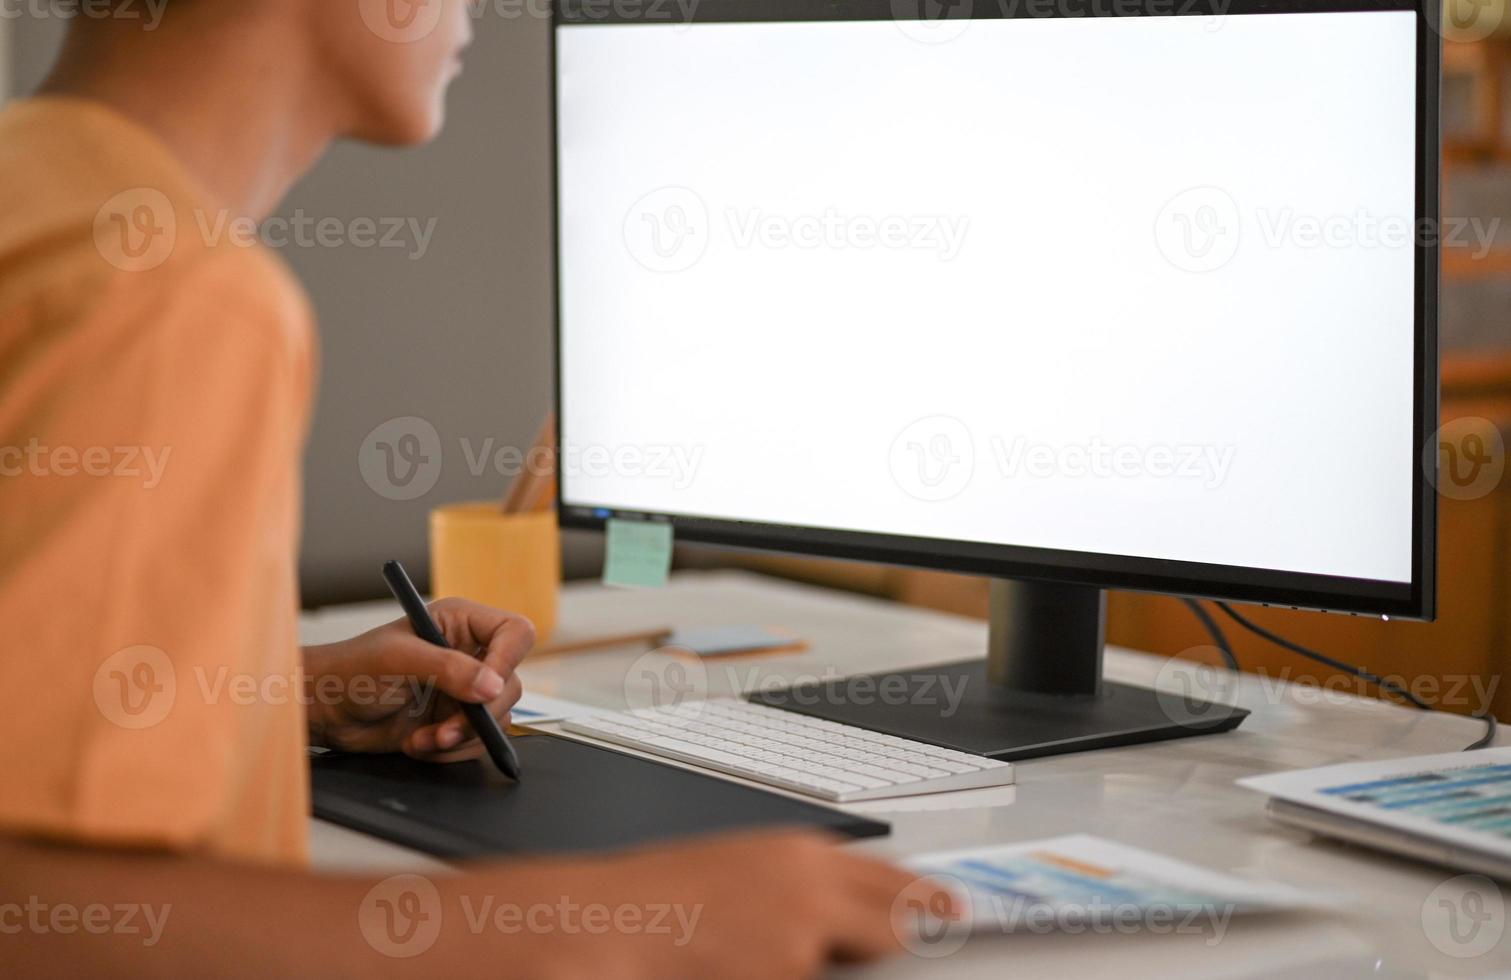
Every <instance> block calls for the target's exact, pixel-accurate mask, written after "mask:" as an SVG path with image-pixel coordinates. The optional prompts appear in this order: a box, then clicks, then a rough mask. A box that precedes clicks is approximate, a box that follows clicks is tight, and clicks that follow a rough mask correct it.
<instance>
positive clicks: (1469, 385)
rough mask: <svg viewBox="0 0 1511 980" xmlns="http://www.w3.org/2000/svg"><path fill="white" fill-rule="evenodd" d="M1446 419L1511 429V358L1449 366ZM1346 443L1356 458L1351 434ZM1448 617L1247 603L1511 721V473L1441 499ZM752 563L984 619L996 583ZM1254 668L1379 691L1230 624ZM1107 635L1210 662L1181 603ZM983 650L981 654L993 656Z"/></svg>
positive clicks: (1111, 627) (1340, 654)
mask: <svg viewBox="0 0 1511 980" xmlns="http://www.w3.org/2000/svg"><path fill="white" fill-rule="evenodd" d="M1442 415H1443V419H1444V421H1445V423H1446V422H1447V421H1449V420H1452V419H1456V418H1470V417H1477V418H1484V419H1488V420H1490V421H1491V422H1493V423H1494V424H1495V426H1496V427H1497V428H1498V429H1499V430H1500V431H1501V433H1502V434H1503V436H1504V434H1505V433H1508V432H1511V354H1506V355H1499V356H1493V357H1486V356H1476V357H1472V358H1471V357H1462V358H1455V359H1449V360H1447V361H1445V363H1444V365H1443V413H1442ZM1326 437H1327V438H1330V439H1336V440H1337V442H1338V445H1339V451H1340V452H1347V451H1348V443H1347V440H1346V438H1344V434H1340V433H1331V434H1328V435H1327V436H1326ZM1438 499H1439V509H1438V516H1439V528H1438V619H1437V621H1436V622H1433V623H1415V622H1404V621H1396V622H1382V621H1380V620H1378V619H1374V618H1363V617H1353V616H1345V615H1338V614H1325V613H1317V612H1299V611H1293V610H1286V609H1266V608H1259V607H1250V606H1243V607H1240V611H1241V612H1243V613H1244V614H1245V615H1247V616H1249V618H1251V619H1253V620H1254V621H1255V622H1257V623H1259V624H1260V625H1262V626H1265V627H1267V628H1269V629H1272V630H1274V631H1276V632H1278V633H1281V634H1282V635H1284V636H1286V637H1287V638H1289V639H1292V640H1295V641H1297V642H1299V643H1302V644H1305V645H1308V646H1311V647H1313V648H1316V649H1318V650H1320V651H1322V652H1324V653H1326V654H1329V655H1331V656H1333V657H1337V658H1339V659H1341V660H1344V661H1347V662H1349V663H1353V664H1357V665H1359V666H1361V667H1364V668H1366V669H1368V670H1370V671H1373V672H1374V673H1376V674H1379V675H1381V676H1387V677H1389V676H1392V675H1394V676H1395V677H1398V678H1400V679H1402V680H1404V681H1405V682H1407V683H1408V684H1409V685H1410V688H1411V690H1413V691H1414V692H1415V693H1417V694H1419V695H1421V696H1423V697H1424V698H1425V699H1426V700H1431V701H1441V702H1443V704H1444V706H1445V707H1449V708H1452V709H1453V710H1457V711H1460V712H1464V713H1470V712H1472V711H1475V710H1479V709H1482V708H1484V707H1487V705H1486V704H1484V703H1483V702H1484V701H1485V700H1486V699H1488V701H1489V704H1488V707H1490V708H1491V709H1492V710H1494V712H1495V714H1496V715H1497V717H1500V718H1505V719H1508V720H1511V683H1507V682H1506V681H1505V675H1506V672H1507V667H1508V663H1511V475H1507V476H1503V477H1502V479H1501V480H1500V482H1499V484H1498V485H1497V486H1495V487H1494V488H1493V489H1491V490H1490V491H1489V492H1488V493H1487V494H1486V495H1485V496H1482V497H1478V498H1477V499H1473V500H1456V499H1452V498H1450V497H1445V496H1442V495H1440V496H1439V498H1438ZM730 558H731V560H732V561H733V562H735V563H738V564H740V565H742V566H744V567H747V568H754V569H757V570H760V571H765V572H768V573H771V574H775V575H781V576H783V577H787V578H793V579H799V580H803V581H810V582H816V583H819V584H824V585H830V586H837V587H841V588H847V589H851V590H853V591H857V592H865V593H869V594H872V595H878V596H885V597H888V598H892V599H896V600H898V601H901V602H907V603H910V604H913V605H918V606H926V607H929V608H933V609H941V610H945V611H948V612H955V613H960V614H963V615H968V616H976V617H979V618H983V619H984V618H985V617H986V611H987V599H986V595H987V580H986V579H983V578H975V577H971V576H965V575H950V574H945V573H942V572H930V571H919V570H913V569H905V568H894V567H889V566H882V565H869V564H863V563H857V562H840V561H830V560H822V559H807V558H794V557H786V556H764V555H750V554H743V553H742V554H738V555H731V556H730ZM1223 622H1224V628H1225V630H1226V631H1227V634H1228V638H1229V640H1230V641H1232V644H1233V647H1234V649H1235V651H1236V652H1237V654H1238V657H1239V660H1240V661H1241V663H1242V664H1243V667H1244V669H1245V670H1246V671H1251V672H1257V673H1261V674H1265V675H1268V676H1271V677H1281V678H1285V679H1289V680H1291V681H1301V682H1309V683H1316V684H1325V685H1328V686H1329V687H1330V688H1335V689H1340V690H1346V691H1349V692H1353V691H1359V692H1360V693H1367V694H1373V693H1375V692H1374V691H1373V690H1372V689H1370V688H1368V687H1367V686H1362V685H1360V684H1359V683H1358V682H1355V681H1352V680H1349V679H1347V678H1345V677H1344V676H1343V675H1340V674H1336V673H1334V672H1332V671H1330V670H1328V669H1327V668H1325V667H1322V666H1320V665H1317V664H1313V663H1312V662H1311V661H1309V660H1305V659H1303V658H1301V657H1298V656H1296V655H1294V654H1291V653H1288V652H1286V651H1283V650H1280V649H1278V648H1276V647H1274V646H1272V645H1270V644H1268V643H1265V642H1264V641H1262V640H1260V639H1258V638H1257V637H1254V636H1252V635H1250V634H1248V633H1246V632H1245V631H1243V630H1241V629H1239V628H1238V626H1237V624H1234V623H1232V622H1230V621H1227V620H1224V621H1223ZM1108 639H1109V641H1110V642H1112V643H1115V644H1118V645H1121V646H1126V647H1130V648H1132V649H1135V650H1147V651H1150V652H1154V653H1167V654H1171V655H1176V656H1180V655H1186V656H1191V657H1192V658H1193V659H1198V660H1212V659H1213V658H1210V657H1208V656H1206V655H1205V654H1204V653H1203V651H1202V650H1200V649H1197V648H1202V647H1207V646H1209V644H1210V640H1209V639H1208V638H1207V635H1206V633H1205V632H1204V631H1203V630H1202V629H1201V626H1200V624H1198V623H1197V622H1196V620H1195V619H1194V618H1193V617H1192V615H1191V613H1190V611H1189V610H1188V609H1186V608H1185V606H1184V605H1183V604H1182V603H1181V602H1180V601H1179V600H1177V599H1173V598H1169V597H1164V596H1154V595H1142V594H1137V593H1131V592H1113V593H1111V595H1110V597H1109V602H1108ZM984 653H985V651H983V655H984Z"/></svg>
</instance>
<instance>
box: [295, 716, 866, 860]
mask: <svg viewBox="0 0 1511 980" xmlns="http://www.w3.org/2000/svg"><path fill="white" fill-rule="evenodd" d="M511 741H512V742H513V743H514V747H515V751H516V752H517V753H518V754H519V759H520V767H521V770H522V772H523V774H524V779H523V780H522V781H521V782H519V783H514V782H511V781H510V780H508V779H507V778H505V777H504V776H503V775H501V774H500V773H499V772H498V771H497V770H495V769H494V768H493V766H492V764H491V763H489V762H488V761H487V760H486V759H484V760H478V761H472V762H460V763H454V764H452V765H435V764H431V763H424V762H417V761H415V760H413V759H410V758H408V757H406V756H402V755H341V754H328V755H319V756H314V757H312V758H311V759H310V772H311V780H312V790H313V791H312V800H313V804H314V811H315V815H316V816H317V817H321V818H323V819H325V820H329V821H331V822H332V823H338V824H341V825H342V826H346V827H350V828H352V829H354V830H360V831H362V832H364V833H368V834H372V835H374V836H377V837H382V838H384V839H386V840H391V841H394V842H395V843H398V844H403V845H404V846H406V847H412V848H415V849H416V850H420V851H425V852H426V853H429V854H435V855H438V856H440V857H446V858H476V857H483V856H486V855H497V854H538V853H550V852H557V851H595V850H605V849H613V848H622V847H630V846H633V845H637V844H646V843H650V842H654V841H665V840H672V839H676V838H682V837H689V836H693V835H697V834H707V833H713V832H717V831H723V830H748V829H752V828H760V827H775V826H783V825H786V826H801V827H815V828H822V829H826V830H830V831H833V832H835V833H839V834H845V835H848V836H850V837H879V836H882V835H884V834H886V833H888V831H889V830H890V828H889V827H888V825H887V824H884V823H880V822H878V821H875V820H869V819H866V818H864V817H858V816H853V815H851V814H847V813H841V812H840V811H838V810H832V809H829V808H828V807H823V806H819V805H817V804H813V803H805V802H802V801H800V800H794V799H792V798H790V797H786V796H779V795H777V794H776V793H767V792H764V791H762V790H759V789H754V788H751V787H748V786H743V785H740V784H737V783H732V782H729V781H727V780H723V779H719V778H716V777H714V776H707V775H703V774H702V773H697V772H691V771H689V770H687V769H681V768H677V767H675V766H669V765H664V764H662V763H660V762H652V761H650V760H647V759H641V758H637V757H635V756H630V755H624V754H621V753H619V752H614V751H612V750H609V749H603V748H599V747H597V746H594V745H587V744H585V743H583V742H575V741H572V740H571V739H566V738H561V737H558V736H555V735H547V734H532V735H519V736H514V737H513V738H512V739H511Z"/></svg>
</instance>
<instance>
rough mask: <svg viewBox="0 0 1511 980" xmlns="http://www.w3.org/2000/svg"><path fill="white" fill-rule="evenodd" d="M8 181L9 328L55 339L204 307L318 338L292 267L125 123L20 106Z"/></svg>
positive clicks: (4, 153)
mask: <svg viewBox="0 0 1511 980" xmlns="http://www.w3.org/2000/svg"><path fill="white" fill-rule="evenodd" d="M0 172H3V173H5V174H6V177H7V179H6V180H5V181H3V182H0V317H4V318H6V319H11V321H12V323H16V322H18V321H19V320H24V321H27V322H29V325H30V326H31V327H32V328H33V329H37V328H40V329H43V330H47V329H49V328H56V327H59V326H61V325H64V324H74V325H79V324H83V323H87V322H93V321H96V320H97V319H98V317H97V314H99V313H102V312H104V313H107V314H110V315H108V316H107V317H106V319H108V320H120V319H138V317H136V316H133V314H137V313H140V314H141V315H142V316H147V317H150V318H156V319H161V314H162V313H163V312H164V311H165V310H168V309H175V310H182V309H183V308H185V307H186V306H194V305H199V306H202V307H206V308H213V309H214V310H215V312H216V315H217V317H218V318H223V319H224V320H226V321H241V322H254V323H259V324H265V323H273V324H277V325H281V326H283V327H285V328H286V329H287V330H288V331H289V332H290V333H291V334H292V335H294V337H291V339H297V335H298V334H300V333H302V332H304V331H305V330H306V329H307V328H308V323H309V320H310V311H309V304H308V301H307V299H306V297H305V294H304V291H303V289H302V288H300V286H299V285H298V283H297V281H296V280H295V279H294V277H293V275H292V274H291V273H290V272H289V270H288V269H287V267H286V266H285V265H284V264H283V263H282V262H281V261H280V260H278V259H277V258H275V257H274V256H272V255H271V254H269V253H268V252H267V250H266V249H265V248H263V247H262V246H261V245H260V244H258V243H257V242H256V240H255V239H256V236H255V235H253V236H247V235H245V234H243V229H242V228H241V226H242V224H244V223H245V222H244V219H238V218H235V217H234V216H232V215H230V214H228V213H227V212H226V211H224V210H221V209H216V208H213V207H211V206H210V205H208V204H207V195H205V194H204V193H203V192H202V191H201V190H200V189H199V188H198V187H197V186H196V185H195V184H194V182H193V180H192V179H191V178H190V177H189V176H188V174H187V173H186V172H185V171H184V169H183V167H182V166H181V165H180V164H179V163H178V162H177V161H176V160H175V159H174V158H173V156H172V154H171V153H170V152H169V151H168V150H167V148H166V147H164V146H163V145H162V144H161V143H159V142H158V141H157V140H156V138H155V137H153V136H152V135H151V134H150V133H148V132H147V131H146V130H145V129H143V128H142V127H140V126H138V125H137V124H136V123H134V122H132V121H130V120H128V119H126V118H124V117H122V116H120V115H119V114H117V113H115V112H114V111H112V110H110V109H108V108H106V107H104V106H100V105H97V104H94V103H91V102H88V101H85V100H80V99H58V98H39V99H25V100H21V101H19V102H16V103H13V104H12V105H11V106H9V107H7V108H6V109H4V110H0ZM12 314H19V315H17V316H12ZM135 326H136V327H137V328H139V327H140V324H139V323H138V324H136V325H135ZM28 332H29V331H28Z"/></svg>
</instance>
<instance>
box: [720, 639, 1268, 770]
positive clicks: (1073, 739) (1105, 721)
mask: <svg viewBox="0 0 1511 980" xmlns="http://www.w3.org/2000/svg"><path fill="white" fill-rule="evenodd" d="M750 700H751V701H754V702H755V703H757V704H766V705H770V706H772V707H775V708H785V709H787V710H789V711H795V712H797V713H799V714H804V715H810V716H812V717H815V718H824V719H827V720H829V721H837V722H841V723H843V724H846V725H856V726H859V727H861V728H865V729H869V730H871V731H875V732H883V733H885V734H888V735H896V736H898V737H900V738H910V739H914V740H916V741H920V742H927V743H929V744H931V745H941V746H944V747H946V748H951V749H958V750H959V751H962V752H973V753H976V754H978V755H984V756H988V757H990V758H993V759H1000V760H1002V761H1004V762H1013V761H1016V760H1019V759H1035V758H1039V757H1041V756H1048V755H1060V754H1063V753H1067V752H1085V751H1090V750H1092V749H1109V748H1116V747H1118V746H1122V745H1139V744H1142V743H1145V742H1160V741H1164V740H1166V739H1172V738H1186V737H1189V736H1192V735H1211V734H1216V733H1218V732H1226V731H1231V730H1233V729H1234V728H1237V727H1238V725H1239V723H1240V722H1242V721H1243V720H1244V719H1245V718H1247V717H1248V715H1249V712H1248V711H1247V710H1246V709H1244V708H1239V707H1236V706H1233V705H1228V704H1223V703H1221V702H1214V701H1202V700H1199V699H1195V698H1190V697H1186V696H1183V695H1179V694H1170V693H1164V692H1157V691H1154V690H1151V689H1149V688H1143V687H1134V686H1131V685H1127V684H1116V683H1112V682H1110V681H1103V682H1102V684H1101V685H1100V691H1099V693H1097V694H1080V695H1075V694H1072V695H1061V694H1030V693H1025V692H1022V691H1018V690H1013V689H1010V688H1006V687H1003V686H1001V685H999V684H994V683H991V682H990V681H988V679H987V662H986V661H985V660H967V661H964V662H962V663H955V664H943V665H941V666H937V667H927V668H921V669H919V670H910V671H898V672H891V673H886V674H871V675H864V676H860V677H849V678H840V679H838V680H833V681H827V682H825V683H822V684H807V685H798V686H795V687H791V688H788V689H786V690H781V691H769V692H764V693H761V694H757V695H754V696H752V697H751V699H750Z"/></svg>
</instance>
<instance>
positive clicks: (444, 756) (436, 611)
mask: <svg viewBox="0 0 1511 980" xmlns="http://www.w3.org/2000/svg"><path fill="white" fill-rule="evenodd" d="M430 614H431V615H432V616H433V617H435V621H436V625H438V626H439V627H440V628H441V631H442V632H443V633H445V634H446V639H447V640H449V641H450V642H451V644H452V646H454V647H456V649H454V650H445V649H442V648H441V647H438V646H434V645H432V644H429V643H426V642H425V641H424V640H422V639H420V638H419V637H418V636H415V635H414V631H413V630H412V629H410V627H409V623H408V621H407V620H404V619H397V620H394V621H393V622H391V623H388V624H387V625H385V626H379V627H378V628H377V629H374V630H369V631H368V632H366V633H363V634H362V635H361V636H357V637H353V638H352V639H350V640H344V641H342V642H340V643H328V644H325V645H323V646H310V647H305V648H304V671H305V681H304V687H305V696H306V698H307V703H308V705H309V711H308V714H309V730H310V744H311V745H317V746H323V747H325V748H331V749H340V750H341V751H344V752H396V751H400V752H403V753H404V754H406V755H410V756H413V757H415V758H417V759H425V760H428V761H431V762H454V761H457V760H460V759H466V758H471V757H473V756H477V755H479V754H481V753H482V750H483V746H482V742H480V741H479V740H478V739H477V737H476V735H475V734H474V733H473V731H472V728H471V726H470V725H468V724H467V719H466V718H465V717H464V716H463V715H462V712H461V708H460V705H459V702H461V701H470V702H473V703H475V704H487V705H488V710H489V711H491V712H493V716H494V717H495V718H497V719H498V720H499V724H500V725H507V724H508V723H509V709H510V708H511V707H513V706H514V703H515V702H516V701H518V700H519V697H520V693H521V686H520V680H519V675H518V674H517V673H515V668H516V667H518V666H519V662H520V661H521V660H522V659H524V657H525V654H527V653H529V652H530V647H531V646H532V645H533V644H534V642H535V627H534V626H533V625H532V624H531V623H530V621H529V620H528V619H525V618H524V617H523V616H516V615H514V614H512V613H506V612H501V611H499V610H497V609H491V608H489V607H487V606H483V605H479V604H478V603H475V602H469V601H467V600H465V599H440V600H437V601H436V602H433V603H431V604H430Z"/></svg>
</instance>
